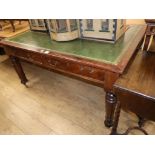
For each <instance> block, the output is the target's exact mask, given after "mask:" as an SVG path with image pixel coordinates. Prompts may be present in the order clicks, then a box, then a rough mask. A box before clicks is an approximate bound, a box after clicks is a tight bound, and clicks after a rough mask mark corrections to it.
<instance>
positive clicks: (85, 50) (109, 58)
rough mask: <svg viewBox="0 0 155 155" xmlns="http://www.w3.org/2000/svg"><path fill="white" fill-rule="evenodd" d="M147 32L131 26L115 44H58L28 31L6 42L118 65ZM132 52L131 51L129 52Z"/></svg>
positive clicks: (80, 41)
mask: <svg viewBox="0 0 155 155" xmlns="http://www.w3.org/2000/svg"><path fill="white" fill-rule="evenodd" d="M144 32H145V26H144V25H133V26H130V27H129V28H128V29H127V31H126V32H125V34H124V36H122V37H121V38H120V39H119V40H118V41H117V42H116V43H115V44H111V43H104V42H96V41H90V40H81V39H76V40H73V41H69V42H56V41H52V40H51V39H50V36H49V35H48V34H46V33H42V32H33V31H27V32H24V33H22V34H20V35H17V36H15V37H12V38H7V39H5V41H4V42H7V43H13V44H15V45H18V46H20V45H21V46H22V45H24V46H28V47H37V48H40V49H45V50H49V51H51V52H57V53H62V54H66V55H72V56H76V57H81V58H87V59H90V60H95V61H98V62H105V63H109V64H113V65H117V64H118V63H119V62H120V61H121V59H122V57H123V55H125V53H127V52H128V53H127V55H126V56H127V57H128V59H129V58H130V56H131V55H132V54H133V52H134V50H135V49H136V47H137V44H138V43H139V42H140V40H141V39H142V36H143V35H144ZM129 50H130V51H129Z"/></svg>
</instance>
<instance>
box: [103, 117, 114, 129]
mask: <svg viewBox="0 0 155 155" xmlns="http://www.w3.org/2000/svg"><path fill="white" fill-rule="evenodd" d="M104 125H105V126H106V127H108V128H110V127H112V125H113V121H112V120H111V119H106V120H105V121H104Z"/></svg>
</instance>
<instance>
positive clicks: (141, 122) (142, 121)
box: [137, 115, 146, 128]
mask: <svg viewBox="0 0 155 155" xmlns="http://www.w3.org/2000/svg"><path fill="white" fill-rule="evenodd" d="M137 117H138V119H139V121H138V126H139V127H140V128H141V127H143V126H144V123H145V121H146V120H145V119H144V118H143V117H141V116H139V115H137Z"/></svg>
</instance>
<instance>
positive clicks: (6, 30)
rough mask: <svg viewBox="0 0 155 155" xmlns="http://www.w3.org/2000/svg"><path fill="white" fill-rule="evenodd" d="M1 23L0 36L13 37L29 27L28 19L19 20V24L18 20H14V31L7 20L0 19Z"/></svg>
mask: <svg viewBox="0 0 155 155" xmlns="http://www.w3.org/2000/svg"><path fill="white" fill-rule="evenodd" d="M1 25H2V28H3V29H2V30H1V31H0V38H8V37H13V36H15V35H17V34H20V33H23V32H25V31H27V30H29V29H30V28H29V23H28V21H21V24H19V21H15V23H14V25H15V29H16V30H15V32H13V29H12V27H11V24H10V23H9V22H8V21H7V23H4V22H2V21H1Z"/></svg>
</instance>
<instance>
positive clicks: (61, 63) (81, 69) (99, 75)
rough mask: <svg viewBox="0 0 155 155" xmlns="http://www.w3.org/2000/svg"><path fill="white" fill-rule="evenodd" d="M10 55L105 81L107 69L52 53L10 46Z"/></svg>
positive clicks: (54, 68)
mask: <svg viewBox="0 0 155 155" xmlns="http://www.w3.org/2000/svg"><path fill="white" fill-rule="evenodd" d="M7 54H8V55H14V56H16V57H19V58H21V59H24V60H26V61H28V62H32V63H34V64H38V65H41V66H42V67H45V68H48V69H53V70H59V71H63V72H66V73H71V74H74V75H76V76H82V77H85V78H88V79H90V80H91V79H95V80H99V81H102V82H103V81H104V75H105V71H104V70H101V69H98V68H95V67H91V66H88V65H85V64H81V63H80V62H74V61H71V60H66V59H63V58H58V57H55V56H52V55H50V54H45V53H39V52H38V53H37V52H31V51H26V50H20V49H16V48H10V49H9V48H8V50H7Z"/></svg>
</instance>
